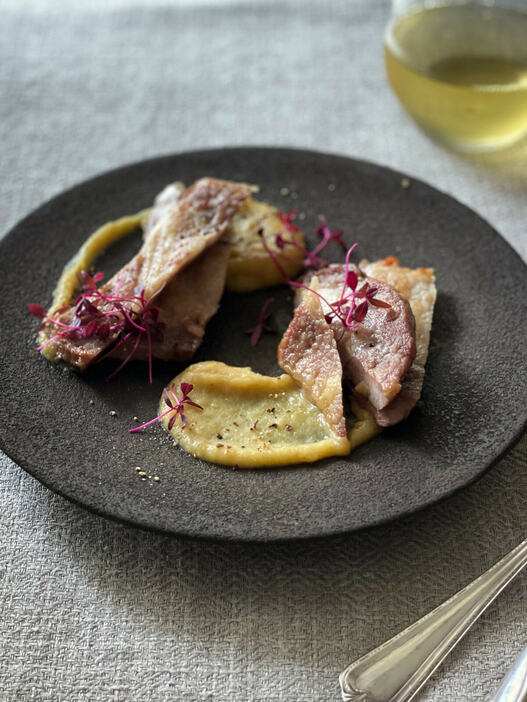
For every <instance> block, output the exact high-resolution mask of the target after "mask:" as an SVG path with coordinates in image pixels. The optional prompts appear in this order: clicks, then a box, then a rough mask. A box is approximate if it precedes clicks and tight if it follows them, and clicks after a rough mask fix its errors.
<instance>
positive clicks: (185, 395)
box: [130, 383, 203, 433]
mask: <svg viewBox="0 0 527 702" xmlns="http://www.w3.org/2000/svg"><path fill="white" fill-rule="evenodd" d="M179 387H180V389H181V397H180V398H179V397H178V396H177V395H176V386H175V385H174V383H172V385H171V386H170V390H168V391H167V389H166V388H164V389H163V400H164V402H165V404H166V405H167V406H168V409H167V410H166V411H165V412H162V413H161V414H160V415H158V416H157V417H155V418H154V419H151V420H150V421H149V422H145V423H144V424H141V426H139V427H134V428H133V429H130V432H131V433H133V432H135V431H139V430H140V429H144V428H145V427H147V426H149V425H150V424H153V423H154V422H158V421H159V420H160V419H162V418H163V417H166V416H167V414H170V413H171V412H172V413H173V414H172V416H171V417H170V419H169V422H168V429H169V430H170V429H172V427H173V426H174V423H175V421H176V419H177V418H178V417H181V428H182V429H185V427H186V426H187V424H188V419H187V417H186V416H185V405H190V406H191V407H197V408H198V409H201V410H202V409H203V407H202V406H201V405H198V404H197V402H193V401H192V400H191V399H190V398H189V395H190V393H191V392H192V390H193V389H194V386H193V385H192V384H191V383H181V384H180V386H179Z"/></svg>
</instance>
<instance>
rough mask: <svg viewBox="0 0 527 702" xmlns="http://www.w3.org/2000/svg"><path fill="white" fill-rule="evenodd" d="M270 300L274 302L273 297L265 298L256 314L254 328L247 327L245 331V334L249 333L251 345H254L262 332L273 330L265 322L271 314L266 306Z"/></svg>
mask: <svg viewBox="0 0 527 702" xmlns="http://www.w3.org/2000/svg"><path fill="white" fill-rule="evenodd" d="M272 302H274V298H272V297H269V298H267V300H266V301H265V302H264V303H263V305H262V308H261V310H260V312H259V314H258V322H257V324H256V326H255V327H254V329H248V330H247V332H246V333H247V334H250V335H251V340H250V343H251V346H256V344H257V343H258V342H259V341H260V338H261V336H262V334H263V333H264V332H272V331H274V329H273V328H272V327H270V326H269V325H268V324H266V322H267V320H268V319H269V317H270V316H271V313H270V312H268V311H267V308H268V307H269V305H270V304H271V303H272Z"/></svg>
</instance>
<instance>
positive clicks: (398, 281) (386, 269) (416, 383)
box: [354, 256, 436, 427]
mask: <svg viewBox="0 0 527 702" xmlns="http://www.w3.org/2000/svg"><path fill="white" fill-rule="evenodd" d="M360 265H361V268H362V270H363V271H364V272H365V273H366V274H367V275H368V276H371V277H372V278H375V279H376V280H382V281H383V282H385V283H388V284H390V285H392V286H393V287H394V288H395V289H396V290H397V291H398V292H399V293H401V295H403V296H404V297H405V298H406V299H407V300H408V302H409V303H410V307H411V308H412V312H413V314H414V317H415V342H416V347H417V350H416V354H415V358H414V361H413V363H412V365H411V367H410V369H409V370H408V372H407V374H406V375H405V377H404V380H403V383H402V388H401V391H400V393H399V394H398V395H397V397H395V398H394V399H393V400H392V401H391V402H390V403H389V404H388V405H386V407H384V408H383V409H380V410H379V409H376V408H375V407H373V405H372V404H371V403H370V402H369V400H368V399H367V398H366V397H365V396H364V395H361V394H360V393H354V395H355V398H356V399H357V401H358V402H359V403H360V404H361V406H363V407H364V408H365V409H367V410H368V411H369V412H370V413H371V414H372V415H373V417H374V419H375V421H376V422H377V424H379V425H380V426H383V427H386V426H391V425H393V424H397V423H398V422H400V421H402V420H403V419H406V417H407V416H408V415H409V414H410V411H411V410H412V408H413V407H414V406H415V404H416V402H417V400H418V399H419V398H420V396H421V390H422V388H423V380H424V375H425V363H426V359H427V356H428V345H429V342H430V329H431V326H432V317H433V313H434V303H435V299H436V287H435V278H434V271H433V269H431V268H416V269H412V268H404V267H402V266H400V265H399V261H398V260H397V259H396V258H394V257H393V256H390V257H388V258H386V259H383V260H381V261H375V262H374V263H368V261H361V264H360Z"/></svg>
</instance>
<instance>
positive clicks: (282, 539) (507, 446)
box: [0, 145, 527, 544]
mask: <svg viewBox="0 0 527 702" xmlns="http://www.w3.org/2000/svg"><path fill="white" fill-rule="evenodd" d="M247 150H253V151H261V152H263V151H275V152H277V151H278V152H282V153H283V152H290V153H291V154H295V153H303V154H312V155H313V156H324V157H331V158H338V159H342V160H347V161H352V162H354V163H356V164H359V165H363V166H366V167H371V168H373V169H378V168H379V169H382V170H384V171H388V172H390V173H391V174H393V175H394V176H396V177H398V178H403V177H408V176H409V174H403V173H402V172H400V171H397V170H395V169H393V168H390V167H388V166H384V165H382V164H380V163H376V162H373V161H366V160H364V159H357V158H354V157H351V156H345V155H342V154H336V153H331V152H325V151H316V150H313V149H303V148H300V147H270V146H254V145H249V146H240V145H236V146H232V147H230V146H225V147H221V148H211V149H207V148H204V149H198V150H189V151H182V152H176V153H173V154H168V155H167V154H163V155H160V156H154V157H151V158H148V159H143V160H139V161H134V162H132V163H128V164H125V165H123V166H118V167H116V168H112V169H110V170H108V171H105V172H104V173H100V174H98V175H96V176H93V177H92V178H88V179H87V180H83V181H80V182H77V183H75V184H74V185H72V186H70V187H69V188H67V189H66V190H63V191H61V192H60V193H58V194H57V195H54V196H52V197H51V198H49V199H48V200H46V201H44V202H43V203H42V204H41V205H39V206H38V207H37V208H36V209H34V210H32V211H31V212H30V213H28V214H27V215H26V216H25V217H23V218H22V219H20V220H19V221H18V222H17V223H16V224H15V225H14V226H13V227H12V228H11V229H10V230H8V232H7V233H6V234H5V235H4V236H2V237H1V238H0V251H1V250H2V248H3V246H4V245H6V246H7V245H9V242H8V239H9V238H11V236H12V235H13V234H14V233H15V232H16V230H17V229H18V228H19V227H21V226H23V225H24V224H25V223H26V221H28V220H30V219H31V218H32V217H33V216H35V215H38V214H39V212H40V211H41V210H44V209H46V208H48V207H50V206H52V205H53V204H54V203H55V202H56V201H58V200H61V199H62V198H64V197H67V195H69V193H70V192H72V191H74V190H77V189H78V188H79V187H81V186H84V185H86V186H88V185H91V184H92V183H94V182H96V181H98V180H102V179H104V178H107V177H108V176H110V175H112V174H116V173H122V172H123V171H126V170H128V169H130V170H133V169H134V168H137V167H148V165H149V164H151V165H154V164H155V163H157V162H159V161H171V160H173V159H177V158H185V157H190V156H194V155H196V156H198V155H207V154H210V155H213V154H221V153H223V152H225V151H247ZM410 177H411V178H412V180H413V182H415V183H418V184H419V185H420V186H424V187H426V188H427V189H429V190H431V191H432V192H440V193H442V194H443V195H446V196H447V197H449V198H451V199H452V200H454V201H455V202H457V203H458V204H459V205H461V206H462V207H463V208H464V209H466V210H467V211H468V212H470V214H471V215H473V216H474V217H475V218H477V219H478V220H480V221H481V222H483V223H484V224H485V225H486V226H487V227H489V228H490V229H492V231H493V232H494V233H495V234H496V235H497V236H498V237H499V238H500V239H501V241H502V243H503V244H504V245H505V246H506V247H507V248H508V249H510V252H511V253H512V254H513V255H514V256H515V257H516V258H517V259H518V261H519V262H520V264H521V265H522V266H524V267H525V268H526V269H527V266H526V264H525V262H524V261H523V259H522V257H521V256H520V255H519V253H518V252H517V251H516V250H515V249H514V248H513V247H512V246H511V245H510V244H509V242H508V241H506V240H505V239H504V238H503V237H502V236H501V234H500V233H499V232H498V231H497V230H496V229H495V228H494V227H493V225H491V224H490V223H489V222H488V221H487V220H486V219H484V218H483V217H482V216H481V215H479V214H478V213H477V212H476V211H474V210H473V209H472V208H471V207H470V206H468V205H466V204H465V203H463V202H461V201H460V200H458V199H457V198H455V197H453V196H452V195H451V194H450V193H448V192H446V191H444V190H441V189H440V188H438V187H436V186H433V185H430V184H429V183H426V182H425V181H423V180H421V179H420V178H414V177H413V176H410ZM526 429H527V416H526V417H525V419H524V420H523V423H520V425H519V426H518V427H517V429H516V431H515V433H514V434H513V437H512V439H510V440H509V441H508V442H505V443H504V444H503V445H502V447H501V448H500V451H499V452H498V454H497V455H496V456H494V457H493V458H492V459H491V460H490V461H489V462H488V463H487V464H484V465H483V467H482V468H481V470H480V471H479V472H478V473H477V474H476V475H475V476H474V478H473V479H472V480H469V481H468V482H466V483H463V485H460V486H458V487H455V488H452V489H451V490H447V491H446V492H445V493H444V494H443V495H442V496H441V497H439V498H431V499H430V500H428V501H426V502H425V503H423V504H421V505H419V507H416V508H410V509H408V510H406V511H404V512H399V513H398V514H397V515H395V516H387V517H383V518H380V519H378V520H375V521H372V522H371V523H370V524H368V525H366V526H362V527H357V528H356V529H336V530H329V531H327V532H324V533H323V534H321V533H320V531H318V533H312V534H310V533H305V534H298V535H295V536H271V537H270V536H269V535H262V537H251V538H247V539H244V538H241V537H234V536H233V537H230V536H225V535H216V534H208V535H204V534H203V533H192V532H191V531H186V532H179V531H174V530H169V529H160V528H159V527H155V526H152V525H150V524H148V523H144V522H139V521H132V520H129V519H126V518H124V517H116V516H115V515H113V514H109V513H106V512H104V511H103V510H101V509H99V508H98V507H97V506H93V505H90V504H88V503H86V502H81V501H80V500H77V499H76V498H74V497H72V496H70V495H68V494H67V493H65V492H63V491H62V490H61V489H60V487H55V486H54V485H52V484H51V482H49V483H48V482H47V481H45V480H42V479H41V478H38V477H37V476H35V475H34V474H33V473H32V472H31V470H29V469H28V468H26V467H25V466H24V460H23V459H22V460H19V459H18V458H17V456H16V452H11V451H9V450H6V448H5V446H4V442H3V440H2V438H1V437H0V450H2V451H3V452H4V454H5V455H6V456H7V457H8V458H10V459H11V460H12V461H13V462H14V463H15V464H16V465H18V466H19V467H20V468H22V470H24V471H25V472H26V473H28V474H29V475H31V477H33V478H34V479H35V480H36V481H37V482H39V483H40V484H41V485H43V486H44V487H45V488H47V489H48V490H51V491H52V492H54V493H56V494H57V495H60V496H61V497H63V498H65V499H66V500H68V501H69V502H71V503H72V504H74V505H75V506H79V507H82V508H83V509H86V510H88V511H89V512H91V513H92V514H96V515H97V516H99V517H103V518H104V519H107V520H109V521H111V522H115V523H118V524H120V525H123V526H126V527H132V528H134V529H137V528H139V529H142V530H144V531H148V532H153V533H157V534H160V535H164V536H177V537H180V538H192V539H200V540H204V541H211V542H228V543H262V544H265V543H267V544H268V543H287V542H294V541H305V540H308V539H312V540H313V539H322V538H330V537H333V536H341V535H343V534H348V533H357V532H360V531H366V530H368V529H374V528H376V527H378V526H382V525H384V524H387V523H389V522H392V521H394V520H397V519H402V518H405V517H408V516H409V515H412V514H416V513H418V512H421V511H422V510H425V509H427V508H428V507H430V506H431V505H434V504H438V503H440V502H442V501H443V500H445V499H447V498H449V497H451V496H453V495H455V494H456V493H457V492H459V491H460V490H463V489H465V488H467V487H469V486H470V485H473V484H474V483H475V482H477V481H478V480H479V479H480V478H481V477H482V476H483V475H484V474H485V473H486V472H487V471H488V470H490V469H491V468H492V467H493V466H495V465H496V464H497V463H498V462H499V461H500V460H501V459H502V458H503V457H504V455H505V454H506V453H507V452H508V451H509V450H511V449H512V448H514V446H515V445H516V444H517V443H518V441H519V440H520V439H521V438H522V436H523V434H524V433H525V431H526ZM219 470H221V468H219Z"/></svg>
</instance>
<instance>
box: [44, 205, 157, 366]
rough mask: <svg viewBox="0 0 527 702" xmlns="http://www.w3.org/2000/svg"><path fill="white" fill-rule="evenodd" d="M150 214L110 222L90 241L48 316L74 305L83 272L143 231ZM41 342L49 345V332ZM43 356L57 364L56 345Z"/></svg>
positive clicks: (68, 269) (69, 268)
mask: <svg viewBox="0 0 527 702" xmlns="http://www.w3.org/2000/svg"><path fill="white" fill-rule="evenodd" d="M149 212H150V210H149V209H146V210H143V211H142V212H139V213H138V214H135V215H128V216H126V217H121V218H120V219H117V220H115V221H114V222H106V224H103V225H102V227H99V229H97V230H96V231H94V232H93V234H91V235H90V236H89V237H88V238H87V239H86V241H85V242H84V244H83V245H82V246H81V247H80V249H79V250H78V251H77V253H76V254H75V256H74V257H73V258H72V259H71V261H69V262H68V263H67V264H66V266H65V267H64V270H63V271H62V274H61V276H60V278H59V280H58V283H57V285H56V287H55V290H54V292H53V300H52V302H51V307H50V308H49V310H48V315H50V316H51V315H52V314H53V312H55V310H58V309H59V308H60V307H64V306H65V305H69V304H71V301H72V299H73V297H74V296H75V293H76V291H77V290H78V287H79V274H80V273H81V271H88V270H90V268H91V267H92V265H93V263H94V262H95V260H96V259H97V258H98V257H99V256H100V255H101V254H102V253H104V251H106V249H107V248H108V247H109V246H111V245H112V244H114V243H115V242H116V241H119V239H122V238H123V237H124V236H126V235H127V234H130V233H131V232H133V231H134V230H135V229H137V228H138V227H140V226H141V225H142V224H143V223H144V221H145V218H146V217H147V215H148V213H149ZM38 338H39V343H40V344H41V343H43V342H44V341H46V339H47V336H46V332H45V331H42V332H40V333H39V337H38ZM42 354H43V355H44V356H45V357H46V358H47V359H48V360H50V361H55V360H56V358H55V354H54V352H53V348H52V345H50V346H45V347H44V348H43V349H42Z"/></svg>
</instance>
